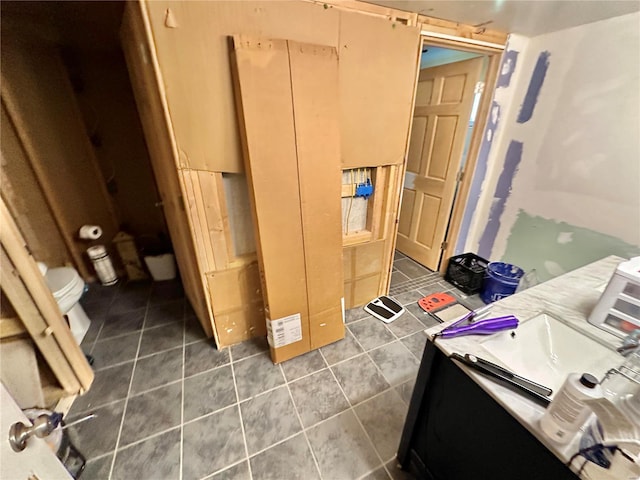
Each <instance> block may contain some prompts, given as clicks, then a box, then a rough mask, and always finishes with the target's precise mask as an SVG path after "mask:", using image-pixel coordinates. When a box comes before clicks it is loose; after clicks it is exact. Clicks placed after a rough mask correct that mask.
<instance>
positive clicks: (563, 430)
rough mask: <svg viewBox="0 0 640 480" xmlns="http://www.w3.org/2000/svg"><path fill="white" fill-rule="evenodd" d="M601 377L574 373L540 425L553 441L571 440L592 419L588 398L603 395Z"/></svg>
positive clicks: (557, 395)
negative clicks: (599, 381) (588, 419)
mask: <svg viewBox="0 0 640 480" xmlns="http://www.w3.org/2000/svg"><path fill="white" fill-rule="evenodd" d="M601 397H602V388H601V387H600V385H599V384H598V380H597V379H596V378H595V377H594V376H593V375H590V374H588V373H583V374H582V375H580V374H579V373H572V374H571V375H569V376H568V377H567V379H566V380H565V382H564V384H563V385H562V387H560V390H559V391H558V393H556V396H555V398H554V399H553V401H552V402H551V404H550V405H549V407H547V410H546V412H544V415H543V416H542V418H541V419H540V428H541V429H542V431H543V432H544V433H545V434H546V435H547V436H548V437H549V438H550V439H552V440H554V441H556V442H558V443H568V442H569V441H570V440H571V439H572V438H573V437H574V435H575V434H576V433H577V432H578V430H579V429H580V427H581V426H582V425H584V422H585V421H586V420H587V418H589V415H590V414H591V409H590V408H589V407H588V406H587V405H586V404H585V403H584V401H585V400H590V399H592V398H601Z"/></svg>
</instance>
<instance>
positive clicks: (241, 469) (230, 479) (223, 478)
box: [211, 461, 256, 480]
mask: <svg viewBox="0 0 640 480" xmlns="http://www.w3.org/2000/svg"><path fill="white" fill-rule="evenodd" d="M253 478H256V477H255V476H254V477H253ZM211 480H250V476H249V464H248V463H247V462H246V461H244V462H241V463H239V464H237V465H234V466H233V467H231V468H228V469H226V470H223V471H222V472H220V473H216V474H215V475H214V476H213V477H211Z"/></svg>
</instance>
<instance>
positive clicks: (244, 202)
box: [222, 173, 256, 256]
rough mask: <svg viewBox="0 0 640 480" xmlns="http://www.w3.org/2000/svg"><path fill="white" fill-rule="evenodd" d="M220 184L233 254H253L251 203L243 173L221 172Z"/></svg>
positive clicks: (253, 238) (254, 246)
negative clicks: (227, 216) (225, 206)
mask: <svg viewBox="0 0 640 480" xmlns="http://www.w3.org/2000/svg"><path fill="white" fill-rule="evenodd" d="M222 184H223V189H224V195H225V200H226V204H227V213H228V215H229V230H230V234H231V243H232V247H233V249H232V254H233V255H234V256H240V255H247V254H255V251H256V240H255V237H254V234H253V223H252V221H251V203H250V200H249V190H248V187H247V177H246V176H245V175H244V174H234V173H223V174H222Z"/></svg>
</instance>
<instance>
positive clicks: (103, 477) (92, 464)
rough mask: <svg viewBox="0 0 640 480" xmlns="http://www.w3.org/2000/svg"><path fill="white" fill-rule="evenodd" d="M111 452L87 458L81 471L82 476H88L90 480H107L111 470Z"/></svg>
mask: <svg viewBox="0 0 640 480" xmlns="http://www.w3.org/2000/svg"><path fill="white" fill-rule="evenodd" d="M112 460H113V454H110V455H106V456H104V457H100V458H98V459H94V460H87V463H86V465H85V467H84V470H83V471H82V478H83V479H85V478H90V479H92V480H108V479H109V472H110V471H111V462H112Z"/></svg>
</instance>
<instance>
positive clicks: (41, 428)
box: [9, 412, 96, 452]
mask: <svg viewBox="0 0 640 480" xmlns="http://www.w3.org/2000/svg"><path fill="white" fill-rule="evenodd" d="M95 416H96V415H95V414H94V413H90V414H89V415H87V416H85V417H82V418H80V419H78V420H76V421H74V422H71V423H69V424H66V425H64V426H63V427H62V428H63V429H65V428H69V427H70V426H72V425H76V424H77V423H80V422H84V421H86V420H90V419H92V418H94V417H95ZM60 422H62V414H61V413H57V412H53V413H52V414H51V415H47V414H42V415H39V416H38V417H37V418H36V419H35V420H33V425H25V424H24V423H22V422H16V423H14V424H13V425H11V428H10V429H9V444H10V445H11V448H12V449H13V451H14V452H21V451H23V450H24V449H25V448H27V441H28V440H29V439H30V438H31V437H33V436H34V435H35V436H36V437H38V438H45V437H47V436H48V435H50V434H51V432H53V431H54V430H55V429H56V428H57V427H58V425H60Z"/></svg>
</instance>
